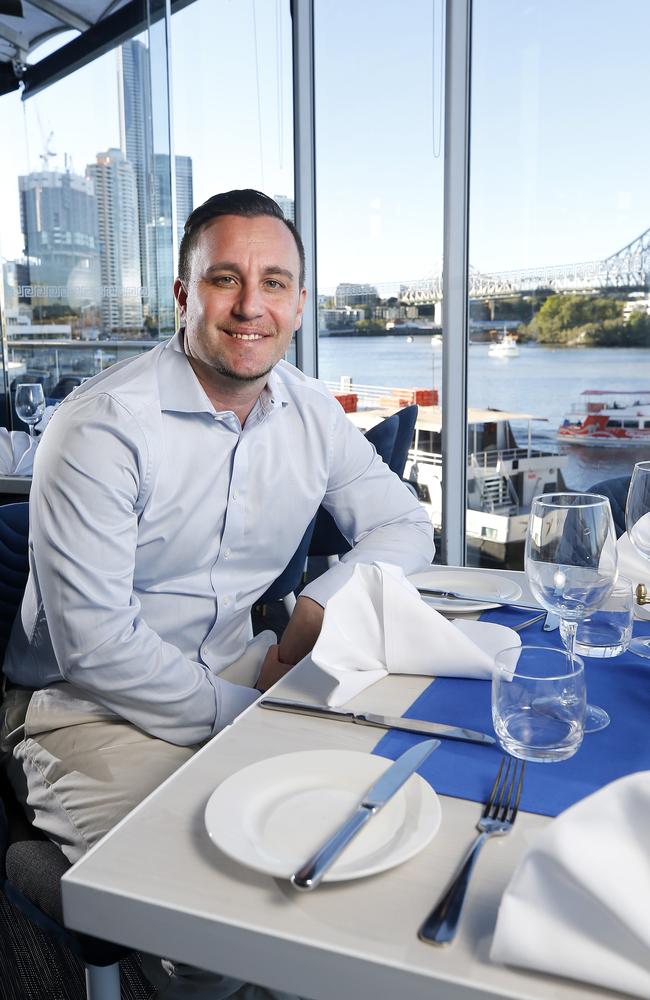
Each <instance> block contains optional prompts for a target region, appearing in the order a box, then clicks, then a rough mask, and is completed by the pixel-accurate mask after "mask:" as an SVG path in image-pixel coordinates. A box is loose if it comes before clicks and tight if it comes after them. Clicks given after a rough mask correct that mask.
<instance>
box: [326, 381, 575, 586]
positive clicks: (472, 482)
mask: <svg viewBox="0 0 650 1000" xmlns="http://www.w3.org/2000/svg"><path fill="white" fill-rule="evenodd" d="M327 384H328V385H329V386H330V388H332V391H334V392H336V391H337V388H336V387H333V383H327ZM345 386H346V391H347V392H348V393H351V394H353V395H354V396H356V397H357V404H356V410H354V411H350V410H349V411H348V418H349V419H350V420H351V421H352V422H353V423H354V424H356V426H357V427H359V428H360V429H361V430H363V431H367V430H368V428H369V427H372V426H373V425H374V424H377V423H379V421H381V420H383V419H384V418H385V417H387V416H389V415H390V414H391V413H394V412H395V411H396V410H397V409H398V408H399V407H400V406H404V405H408V404H409V403H418V405H419V410H418V418H417V422H416V425H415V432H414V436H413V442H412V446H411V449H410V452H409V458H408V461H407V463H406V468H405V470H404V478H405V479H406V480H407V481H409V482H411V483H413V485H414V487H415V489H416V490H417V494H418V497H419V499H420V502H421V503H422V504H423V506H424V507H425V508H426V510H427V512H428V514H429V517H430V519H431V522H432V524H433V526H434V529H438V530H439V529H440V528H441V526H442V477H443V474H444V467H443V456H442V411H441V408H440V406H438V405H423V402H424V399H423V393H424V390H415V389H414V390H405V389H388V388H382V387H378V386H361V385H357V384H354V385H353V384H352V383H351V381H350V380H346V382H345ZM429 393H430V395H431V390H429ZM409 394H410V395H409ZM433 395H434V399H433V402H434V403H436V404H437V393H436V392H435V390H434V393H433ZM467 419H468V445H469V453H468V466H467V493H468V497H467V515H466V525H467V541H468V546H469V548H470V550H472V556H473V560H474V558H475V557H476V555H477V551H478V561H479V562H480V563H481V564H494V565H501V566H502V565H507V566H510V567H511V568H513V569H514V568H518V569H521V568H522V566H523V552H524V544H525V541H526V531H527V528H528V515H529V513H530V507H531V503H532V500H533V498H534V497H536V496H538V495H539V494H540V493H549V492H554V491H562V490H564V489H565V488H566V486H565V482H564V478H563V475H562V470H563V469H564V468H565V467H566V465H567V463H568V458H567V456H565V455H560V454H559V453H558V452H557V451H555V450H552V449H551V448H548V447H546V446H545V447H543V448H540V447H539V446H538V445H537V444H533V440H532V423H533V421H535V420H540V419H545V418H539V417H536V416H534V415H533V414H530V413H515V412H510V411H506V410H493V409H486V410H482V409H477V408H473V407H470V408H469V409H468V417H467ZM513 422H517V423H521V424H523V425H524V427H525V432H524V434H525V438H524V436H523V435H522V438H523V440H524V441H525V443H524V444H520V443H518V441H517V439H516V437H515V433H514V431H513V428H512V424H513Z"/></svg>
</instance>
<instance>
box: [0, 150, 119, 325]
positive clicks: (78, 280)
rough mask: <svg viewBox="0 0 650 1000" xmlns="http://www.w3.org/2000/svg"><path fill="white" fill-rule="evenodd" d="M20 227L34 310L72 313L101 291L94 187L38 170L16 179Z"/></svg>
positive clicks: (75, 178) (73, 177) (69, 175)
mask: <svg viewBox="0 0 650 1000" xmlns="http://www.w3.org/2000/svg"><path fill="white" fill-rule="evenodd" d="M18 191H19V196H20V224H21V228H22V231H23V238H24V241H25V246H24V253H25V257H26V258H27V259H28V262H29V280H30V283H31V284H32V285H33V286H38V291H37V292H36V294H35V295H34V296H33V297H32V304H33V305H34V306H37V305H45V306H50V307H52V306H56V305H58V306H69V307H72V308H74V307H76V306H78V305H80V304H81V305H82V304H84V302H88V301H91V300H92V299H93V297H94V296H96V294H97V286H98V285H99V250H98V242H97V235H98V234H97V215H96V206H95V196H94V193H93V186H92V183H91V182H90V181H89V180H88V179H87V178H85V177H80V176H79V175H77V174H73V173H70V172H65V173H60V172H59V171H56V170H41V171H38V172H35V173H31V174H24V175H22V176H20V177H19V178H18Z"/></svg>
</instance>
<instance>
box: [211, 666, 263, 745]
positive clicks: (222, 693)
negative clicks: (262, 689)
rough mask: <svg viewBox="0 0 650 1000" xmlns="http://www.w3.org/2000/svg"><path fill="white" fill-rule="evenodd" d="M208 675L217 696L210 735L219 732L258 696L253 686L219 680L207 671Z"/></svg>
mask: <svg viewBox="0 0 650 1000" xmlns="http://www.w3.org/2000/svg"><path fill="white" fill-rule="evenodd" d="M208 677H209V678H210V681H211V683H212V686H213V687H214V689H215V692H216V696H217V717H216V719H215V720H214V725H213V727H212V736H215V735H216V734H217V733H219V732H221V730H222V729H225V728H226V726H229V725H230V723H231V722H234V720H235V719H236V718H237V716H238V715H241V713H242V712H243V711H244V709H245V708H248V706H249V705H252V704H253V702H254V701H257V699H258V698H259V696H260V693H259V691H257V690H256V689H255V688H249V687H244V686H243V685H242V684H233V683H232V682H231V681H224V680H221V678H219V677H215V676H214V674H210V673H209V672H208Z"/></svg>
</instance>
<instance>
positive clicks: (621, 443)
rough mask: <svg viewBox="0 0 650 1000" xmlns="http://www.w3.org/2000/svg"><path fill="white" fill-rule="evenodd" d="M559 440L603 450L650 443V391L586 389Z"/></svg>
mask: <svg viewBox="0 0 650 1000" xmlns="http://www.w3.org/2000/svg"><path fill="white" fill-rule="evenodd" d="M557 440H558V441H560V442H561V443H562V444H579V445H586V446H588V447H599V448H602V447H606V448H607V447H616V448H621V447H626V446H628V447H629V446H632V445H636V446H637V447H638V446H639V445H640V444H650V390H648V389H629V390H626V391H616V390H608V389H585V391H584V392H582V393H581V394H580V399H579V401H578V403H574V404H573V406H572V407H571V410H570V412H569V413H568V414H567V415H566V416H565V417H564V419H563V421H562V425H561V426H560V427H559V428H558V432H557Z"/></svg>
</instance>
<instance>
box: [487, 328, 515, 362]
mask: <svg viewBox="0 0 650 1000" xmlns="http://www.w3.org/2000/svg"><path fill="white" fill-rule="evenodd" d="M488 354H489V355H490V357H491V358H516V357H517V356H518V355H519V344H518V343H517V338H516V337H513V335H512V334H511V333H504V334H503V336H502V337H499V339H498V340H494V341H492V343H491V344H490V346H489V347H488Z"/></svg>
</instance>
